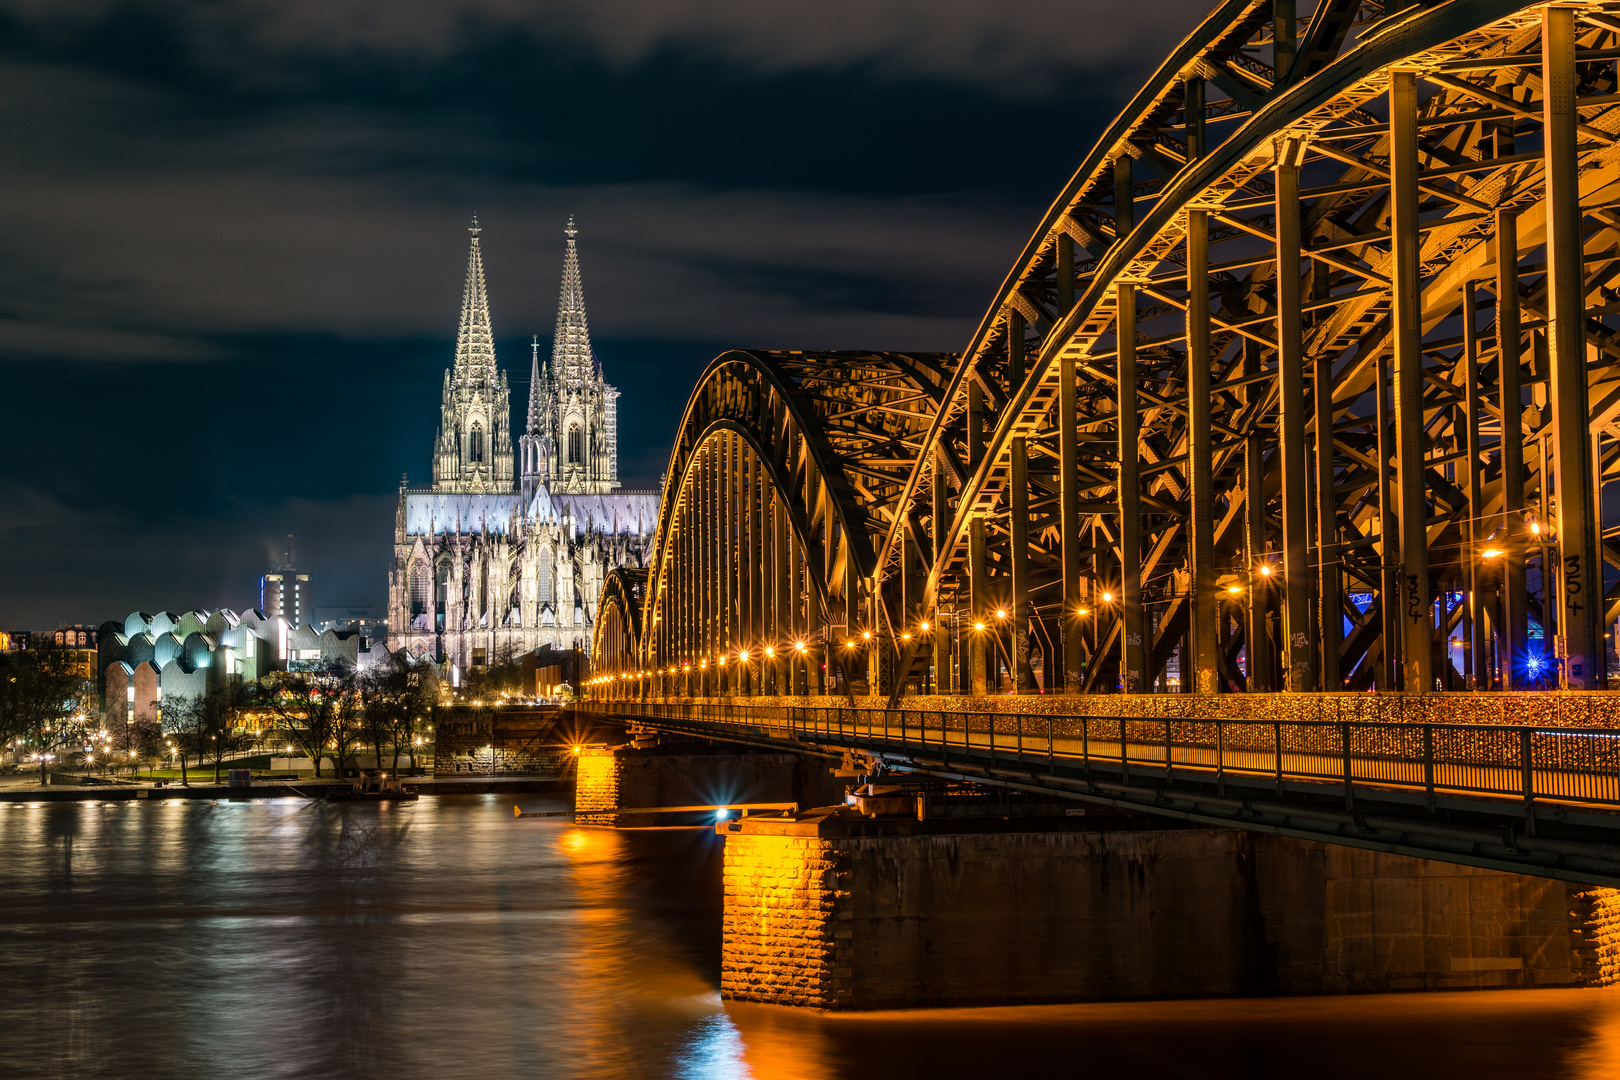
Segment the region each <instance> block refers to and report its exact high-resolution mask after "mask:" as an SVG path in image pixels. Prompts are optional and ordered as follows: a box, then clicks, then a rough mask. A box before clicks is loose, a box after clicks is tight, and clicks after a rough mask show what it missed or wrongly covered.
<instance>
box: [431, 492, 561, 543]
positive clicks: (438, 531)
mask: <svg viewBox="0 0 1620 1080" xmlns="http://www.w3.org/2000/svg"><path fill="white" fill-rule="evenodd" d="M519 518H523V519H527V520H528V522H529V523H530V524H535V523H537V522H538V523H541V524H544V523H548V522H552V521H555V520H557V513H556V510H555V509H553V507H552V505H551V496H550V495H549V494H548V493H547V492H546V490H545V489H544V488H541V489H540V491H539V492H538V493H536V495H535V497H534V499H533V500H532V501H531V502H530V503H529V504H528V505H527V506H525V505H524V499H523V496H522V495H519V494H518V493H517V492H515V491H503V492H495V493H489V494H460V493H456V492H440V491H429V492H408V493H407V494H406V495H405V535H407V536H440V535H443V534H445V533H458V532H459V533H464V534H465V533H477V532H484V531H486V530H487V531H488V532H489V533H491V534H492V535H501V536H505V535H507V533H508V532H509V531H510V529H511V526H512V523H513V522H514V521H515V520H517V519H519Z"/></svg>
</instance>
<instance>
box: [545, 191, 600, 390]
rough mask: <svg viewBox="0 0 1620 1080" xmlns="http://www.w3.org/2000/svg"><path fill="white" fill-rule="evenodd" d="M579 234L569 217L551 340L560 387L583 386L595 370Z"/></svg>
mask: <svg viewBox="0 0 1620 1080" xmlns="http://www.w3.org/2000/svg"><path fill="white" fill-rule="evenodd" d="M578 234H579V230H578V229H576V228H575V227H574V217H573V215H572V214H570V215H569V217H568V226H567V228H565V229H563V235H565V236H567V237H568V250H567V251H566V253H565V254H564V255H563V279H562V290H561V293H560V295H559V296H558V298H557V333H556V335H555V336H554V337H553V338H552V340H551V362H552V363H551V366H552V368H553V371H554V373H555V375H556V377H557V379H558V380H559V381H560V382H561V383H562V384H563V385H565V386H568V387H571V388H578V387H580V386H583V385H584V384H585V382H586V381H587V380H588V379H590V377H591V374H592V369H593V367H594V365H593V363H592V358H591V331H590V326H589V325H588V323H587V322H586V319H585V284H584V282H583V281H582V280H581V279H580V273H579V249H578V248H577V247H576V246H575V244H574V237H575V236H577V235H578Z"/></svg>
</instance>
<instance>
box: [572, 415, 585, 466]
mask: <svg viewBox="0 0 1620 1080" xmlns="http://www.w3.org/2000/svg"><path fill="white" fill-rule="evenodd" d="M584 459H585V437H584V435H583V434H581V432H580V430H579V427H578V426H577V425H576V426H574V427H571V428H569V429H568V464H570V465H578V464H579V463H580V462H581V461H583V460H584Z"/></svg>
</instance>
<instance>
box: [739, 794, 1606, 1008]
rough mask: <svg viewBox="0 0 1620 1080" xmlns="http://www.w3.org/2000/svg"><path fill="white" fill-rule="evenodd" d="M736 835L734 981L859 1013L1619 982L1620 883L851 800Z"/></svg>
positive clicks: (1079, 820)
mask: <svg viewBox="0 0 1620 1080" xmlns="http://www.w3.org/2000/svg"><path fill="white" fill-rule="evenodd" d="M1058 812H1059V813H1060V814H1061V813H1062V811H1061V810H1059V811H1058ZM923 817H924V818H928V815H927V814H926V813H924V815H923ZM716 829H717V831H719V832H720V833H721V834H722V835H723V836H724V837H725V841H726V853H725V930H724V945H723V948H724V956H723V966H722V984H721V988H722V993H723V994H724V995H725V996H726V997H729V998H733V999H736V1000H741V1001H756V1002H769V1003H776V1004H782V1005H792V1006H805V1007H814V1008H821V1009H835V1010H860V1009H890V1008H910V1007H923V1006H953V1005H1000V1004H1018V1003H1032V1002H1042V1001H1074V1000H1129V999H1148V998H1181V997H1215V996H1262V995H1272V994H1278V995H1287V994H1327V993H1353V992H1384V991H1399V990H1460V989H1476V988H1488V987H1542V986H1546V987H1556V986H1580V985H1602V984H1605V983H1607V982H1610V981H1612V980H1613V977H1614V975H1615V973H1616V959H1617V954H1620V932H1617V931H1620V900H1617V897H1616V892H1615V891H1614V890H1610V889H1602V888H1595V887H1592V886H1585V885H1572V884H1569V883H1565V882H1560V881H1554V880H1550V879H1544V878H1537V877H1528V876H1523V875H1518V874H1511V873H1504V872H1500V871H1494V870H1484V869H1475V868H1471V867H1466V866H1459V865H1453V864H1449V863H1442V862H1434V861H1429V860H1425V859H1419V858H1414V857H1409V856H1400V855H1390V854H1384V853H1379V852H1372V851H1365V850H1361V849H1357V848H1351V847H1344V846H1338V845H1329V844H1324V843H1318V842H1314V841H1306V840H1296V839H1292V838H1289V837H1281V836H1274V835H1270V834H1265V833H1251V832H1245V831H1237V830H1225V829H1213V828H1205V827H1179V826H1177V825H1175V824H1173V823H1166V822H1165V821H1163V820H1160V819H1152V818H1144V817H1134V816H1112V815H1108V814H1096V813H1088V814H1085V815H1084V816H1060V817H1054V818H1045V819H1039V818H1030V819H1026V820H1018V819H1016V818H1011V817H1009V818H1007V819H994V818H989V817H984V818H980V819H978V820H949V819H946V820H936V819H926V820H919V819H918V815H917V814H915V813H913V814H911V815H909V816H905V815H901V814H891V815H888V816H884V815H881V814H880V815H878V816H867V815H863V814H862V813H861V812H860V811H859V810H858V809H857V808H855V807H850V806H843V807H827V808H824V809H820V810H816V811H812V812H809V813H801V814H798V815H794V816H792V817H787V816H781V817H769V816H760V817H751V818H749V819H747V820H739V821H731V822H727V823H723V824H719V825H717V826H716Z"/></svg>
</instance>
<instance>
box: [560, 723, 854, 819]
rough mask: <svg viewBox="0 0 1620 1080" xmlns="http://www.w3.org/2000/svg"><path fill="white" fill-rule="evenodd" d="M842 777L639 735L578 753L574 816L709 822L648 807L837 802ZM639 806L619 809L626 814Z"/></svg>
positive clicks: (810, 765) (790, 758)
mask: <svg viewBox="0 0 1620 1080" xmlns="http://www.w3.org/2000/svg"><path fill="white" fill-rule="evenodd" d="M847 783H848V780H847V779H839V778H837V777H835V776H833V775H832V774H831V772H830V771H829V768H828V762H827V760H826V759H824V758H818V757H811V756H805V755H802V754H793V753H781V752H773V751H769V750H756V749H752V748H750V747H747V746H737V745H731V744H726V743H711V742H708V741H706V740H701V739H683V738H679V737H672V736H668V735H664V736H643V737H641V738H637V739H634V740H633V741H632V742H630V743H628V744H626V745H624V746H617V747H609V748H606V749H602V748H596V749H586V750H582V751H581V752H580V753H579V755H578V769H577V773H576V777H575V786H574V820H575V821H576V822H578V823H580V824H583V825H611V826H617V827H621V828H637V827H647V826H659V825H679V824H691V823H693V822H697V821H700V820H701V821H712V820H713V814H712V812H710V813H709V814H708V815H707V816H706V817H705V816H704V815H703V814H701V813H699V812H695V811H683V812H665V813H651V812H646V811H651V810H653V809H654V808H659V807H674V806H713V805H726V804H733V805H734V804H738V803H795V804H797V805H798V807H800V808H801V809H802V808H808V807H815V806H826V805H829V804H837V803H841V802H842V801H843V798H844V787H845V785H846V784H847ZM627 810H629V811H635V810H640V811H644V812H642V813H626V812H625V811H627Z"/></svg>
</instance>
